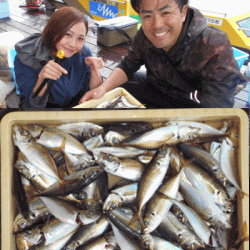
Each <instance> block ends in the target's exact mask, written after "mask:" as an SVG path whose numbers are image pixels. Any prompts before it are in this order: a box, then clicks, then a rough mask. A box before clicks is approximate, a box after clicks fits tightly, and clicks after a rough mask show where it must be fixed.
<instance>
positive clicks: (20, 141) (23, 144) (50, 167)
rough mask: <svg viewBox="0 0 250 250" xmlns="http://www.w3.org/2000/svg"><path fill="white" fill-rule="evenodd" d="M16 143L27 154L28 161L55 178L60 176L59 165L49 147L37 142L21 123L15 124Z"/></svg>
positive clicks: (14, 136)
mask: <svg viewBox="0 0 250 250" xmlns="http://www.w3.org/2000/svg"><path fill="white" fill-rule="evenodd" d="M13 139H14V144H15V145H16V146H17V147H18V148H19V150H20V151H21V152H22V153H23V154H24V155H25V157H26V158H27V159H28V161H29V162H30V163H31V164H33V165H35V166H36V167H38V168H39V169H40V170H41V171H44V172H45V173H47V174H48V175H50V176H51V177H53V178H55V179H60V178H59V176H58V171H57V166H56V164H55V162H54V160H53V158H52V156H51V155H50V153H49V151H48V149H47V148H46V147H45V146H43V145H40V144H39V143H37V142H36V141H35V140H34V139H33V138H32V136H31V134H29V133H28V131H27V130H25V129H24V128H23V127H22V126H20V125H14V126H13Z"/></svg>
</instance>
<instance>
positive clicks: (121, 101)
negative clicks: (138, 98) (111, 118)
mask: <svg viewBox="0 0 250 250" xmlns="http://www.w3.org/2000/svg"><path fill="white" fill-rule="evenodd" d="M142 107H143V105H134V104H132V103H130V102H129V101H128V99H127V98H126V96H123V95H121V96H117V97H115V98H114V99H112V100H110V101H105V102H103V103H101V104H99V105H97V107H96V108H98V109H101V108H106V109H127V108H128V109H129V108H130V109H134V108H142Z"/></svg>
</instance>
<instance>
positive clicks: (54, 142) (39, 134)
mask: <svg viewBox="0 0 250 250" xmlns="http://www.w3.org/2000/svg"><path fill="white" fill-rule="evenodd" d="M24 127H25V128H26V129H27V131H28V132H29V133H30V134H31V135H32V137H33V138H34V139H35V140H36V142H37V143H39V144H41V145H43V146H45V147H47V148H49V149H53V150H62V151H63V152H68V153H71V154H75V155H85V156H86V158H92V157H91V155H89V152H88V150H87V149H86V148H85V147H84V146H83V144H82V143H80V142H79V141H78V140H77V139H75V138H74V137H73V136H72V135H70V134H68V133H66V132H64V131H63V130H60V129H58V128H56V127H48V126H43V125H37V124H30V125H25V126H24Z"/></svg>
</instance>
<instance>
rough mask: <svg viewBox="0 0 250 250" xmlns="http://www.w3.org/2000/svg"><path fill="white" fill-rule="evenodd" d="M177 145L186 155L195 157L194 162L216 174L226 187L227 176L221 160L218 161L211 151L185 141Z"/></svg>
mask: <svg viewBox="0 0 250 250" xmlns="http://www.w3.org/2000/svg"><path fill="white" fill-rule="evenodd" d="M177 147H178V148H179V149H180V151H181V152H183V154H184V156H186V157H188V158H191V159H194V161H193V162H194V163H196V164H198V165H199V166H201V167H203V168H204V169H205V170H207V171H208V172H209V173H211V174H212V175H214V176H215V177H216V178H217V179H218V180H219V181H220V183H221V184H222V185H223V186H224V187H225V186H226V182H227V177H226V175H225V173H224V172H223V171H222V168H221V165H220V162H218V161H217V160H216V159H215V158H214V157H213V156H212V155H211V154H210V153H209V152H207V151H205V150H203V149H201V148H199V147H194V146H191V145H188V144H184V143H180V144H178V146H177Z"/></svg>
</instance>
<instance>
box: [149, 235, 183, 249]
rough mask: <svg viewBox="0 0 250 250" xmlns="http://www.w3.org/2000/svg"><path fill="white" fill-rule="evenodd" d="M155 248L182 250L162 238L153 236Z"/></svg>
mask: <svg viewBox="0 0 250 250" xmlns="http://www.w3.org/2000/svg"><path fill="white" fill-rule="evenodd" d="M153 239H154V243H155V248H154V250H182V248H180V247H178V246H176V245H174V244H172V243H170V242H169V241H166V240H164V239H162V238H160V237H157V236H153Z"/></svg>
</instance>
